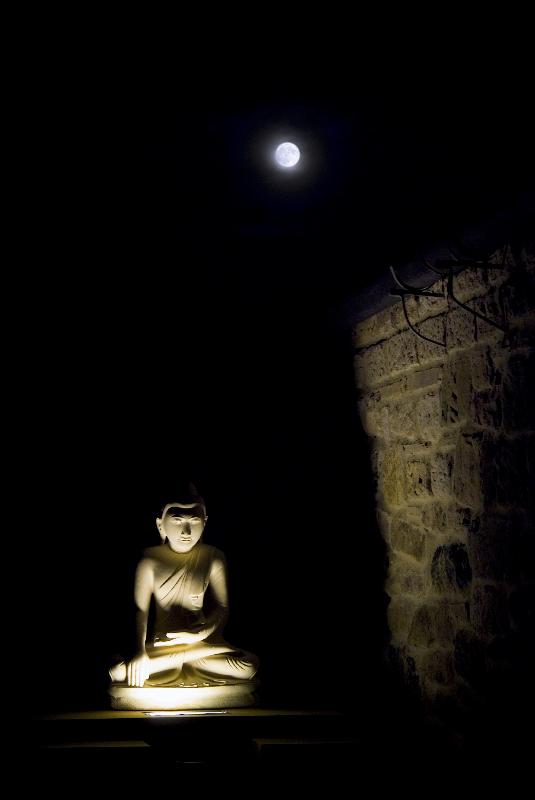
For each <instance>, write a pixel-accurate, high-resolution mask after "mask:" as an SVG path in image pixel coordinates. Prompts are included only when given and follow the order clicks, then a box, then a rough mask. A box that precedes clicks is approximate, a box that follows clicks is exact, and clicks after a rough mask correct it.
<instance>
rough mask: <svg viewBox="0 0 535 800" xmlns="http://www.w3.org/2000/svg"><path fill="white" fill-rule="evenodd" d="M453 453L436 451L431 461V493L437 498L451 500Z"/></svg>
mask: <svg viewBox="0 0 535 800" xmlns="http://www.w3.org/2000/svg"><path fill="white" fill-rule="evenodd" d="M452 475H453V454H452V453H435V455H434V456H432V458H431V460H430V462H429V477H430V480H431V494H432V495H433V497H435V498H436V499H437V500H451V495H452Z"/></svg>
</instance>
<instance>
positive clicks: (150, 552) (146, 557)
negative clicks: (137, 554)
mask: <svg viewBox="0 0 535 800" xmlns="http://www.w3.org/2000/svg"><path fill="white" fill-rule="evenodd" d="M164 552H165V548H164V546H163V545H161V544H157V545H154V546H153V547H146V548H145V550H143V553H142V554H141V558H140V562H142V561H161V560H162V558H163V556H164Z"/></svg>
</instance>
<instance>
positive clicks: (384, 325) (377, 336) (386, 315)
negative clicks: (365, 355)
mask: <svg viewBox="0 0 535 800" xmlns="http://www.w3.org/2000/svg"><path fill="white" fill-rule="evenodd" d="M394 333H395V330H394V329H393V328H392V321H391V313H390V309H389V308H384V309H382V310H381V311H378V312H377V314H372V315H371V316H370V317H367V318H366V319H364V320H362V321H361V322H359V323H358V324H357V325H356V326H355V328H354V329H353V345H354V347H356V348H361V347H369V346H370V345H371V344H376V343H377V342H379V341H381V340H383V339H389V338H390V336H392V335H393V334H394Z"/></svg>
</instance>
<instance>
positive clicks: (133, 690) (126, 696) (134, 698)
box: [108, 681, 258, 711]
mask: <svg viewBox="0 0 535 800" xmlns="http://www.w3.org/2000/svg"><path fill="white" fill-rule="evenodd" d="M257 687H258V684H257V682H255V681H244V682H242V683H240V684H228V685H224V686H192V687H190V686H187V687H183V686H178V687H165V688H163V687H143V688H137V687H131V686H121V685H117V684H116V685H113V686H111V687H110V688H109V691H108V694H109V697H110V702H111V707H112V708H113V709H115V710H117V711H136V710H142V711H179V710H182V709H195V708H245V707H248V706H254V705H256V696H255V690H256V689H257Z"/></svg>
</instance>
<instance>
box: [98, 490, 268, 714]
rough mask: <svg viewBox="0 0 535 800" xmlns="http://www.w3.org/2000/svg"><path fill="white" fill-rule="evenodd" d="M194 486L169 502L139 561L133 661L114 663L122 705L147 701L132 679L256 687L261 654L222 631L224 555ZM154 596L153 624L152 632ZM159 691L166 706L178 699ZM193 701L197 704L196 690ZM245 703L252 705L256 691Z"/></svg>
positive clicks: (151, 684) (117, 703)
mask: <svg viewBox="0 0 535 800" xmlns="http://www.w3.org/2000/svg"><path fill="white" fill-rule="evenodd" d="M190 492H191V494H190V496H189V497H187V498H186V499H187V502H173V503H168V504H167V505H166V506H165V507H164V509H163V511H162V513H161V517H159V518H158V519H157V520H156V524H157V527H158V531H159V533H160V536H161V539H162V544H160V545H157V546H156V547H149V548H148V549H147V550H145V552H144V553H143V556H142V558H141V560H140V562H139V564H138V567H137V570H136V576H135V590H134V596H135V604H136V639H137V642H136V652H135V655H134V656H133V657H132V658H131V659H130V660H129V661H122V662H120V663H119V664H116V665H115V666H113V667H112V668H111V669H110V677H111V680H112V685H111V688H110V695H111V697H112V705H113V706H114V707H115V708H122V707H130V708H131V707H141V708H142V707H144V706H143V703H144V700H143V696H144V695H143V692H137V693H132V692H128V690H127V687H131V688H138V689H141V688H143V689H144V690H146V689H149V688H155V687H157V688H160V689H171V688H172V689H180V688H182V689H195V688H197V689H198V688H206V687H215V686H220V687H221V686H231V685H232V686H235V687H236V686H238V687H239V686H240V685H241V686H242V687H243V690H244V693H249V694H250V693H251V691H252V688H254V682H253V678H254V677H255V675H256V673H257V670H258V660H257V658H256V656H254V655H252V654H251V653H247V652H245V651H243V650H239V649H237V648H235V647H233V646H232V645H230V644H229V643H228V642H226V641H225V639H224V638H223V628H224V625H225V622H226V620H227V614H228V590H227V571H226V565H225V557H224V555H223V553H222V552H221V551H220V550H218V549H217V548H215V547H212V546H211V545H208V544H204V542H203V541H202V534H203V531H204V527H205V525H206V520H207V515H206V507H205V504H204V501H203V499H202V498H201V497H198V496H196V492H195V490H194V487H191V489H190ZM152 602H154V612H155V613H154V626H153V627H154V630H153V631H151V633H150V635H149V631H148V622H149V610H150V607H151V603H152ZM144 694H145V695H146V696H147V697H148V695H147V693H146V692H145V693H144ZM213 694H214V693H213V692H212V695H213ZM182 695H184V693H182ZM182 695H181V694H180V693H179V692H175V693H174V695H173V701H172V705H173V707H174V706H175V705H178V706H179V705H180V702H181V701H180V698H181V696H182ZM190 695H191V692H190ZM134 696H135V699H132V697H134ZM158 696H159V697H160V699H161V702H162V703H164V704H165V707H167V704H168V703H169V702H171V701H170V700H169V698H170V697H171V695H169V693H167V694H166V693H163V694H162V692H160V693H159V695H158ZM184 696H185V695H184ZM232 696H233V698H234V700H235V702H233V705H240V700H239V697H240V690H239V689H238V690H236V689H234V691H233V694H232ZM151 697H154V693H152V695H151ZM236 698H237V700H236ZM188 702H189V703H190V705H191V703H193V704H195V700H193V701H192V700H191V698H190V699H189V700H188ZM243 704H244V705H251V704H252V700H251V699H250V697H249V698H248V699H246V700H244V702H243ZM202 705H204V706H205V705H206V701H203V703H202ZM219 705H220V704H219ZM153 706H154V707H159V706H158V701H157V700H156V701H154V700H151V704H150V706H147V707H153Z"/></svg>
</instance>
